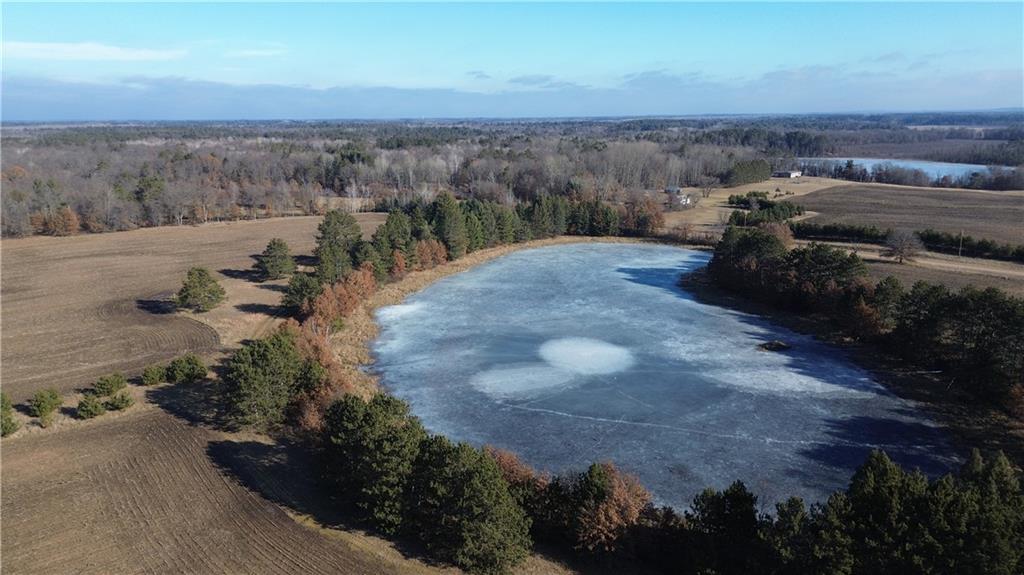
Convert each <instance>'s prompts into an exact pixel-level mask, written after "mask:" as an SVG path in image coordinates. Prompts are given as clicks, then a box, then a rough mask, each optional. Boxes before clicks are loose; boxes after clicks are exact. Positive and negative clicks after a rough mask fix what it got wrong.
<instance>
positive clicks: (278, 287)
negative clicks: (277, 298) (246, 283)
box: [256, 283, 288, 293]
mask: <svg viewBox="0 0 1024 575" xmlns="http://www.w3.org/2000/svg"><path fill="white" fill-rule="evenodd" d="M256 287H258V288H260V289H265V290H269V291H276V292H277V293H285V292H287V291H288V286H287V285H285V284H268V283H262V284H260V285H258V286H256Z"/></svg>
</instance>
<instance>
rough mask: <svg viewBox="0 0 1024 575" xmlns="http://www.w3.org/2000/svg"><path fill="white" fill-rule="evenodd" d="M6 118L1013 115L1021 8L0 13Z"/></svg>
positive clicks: (196, 8)
mask: <svg viewBox="0 0 1024 575" xmlns="http://www.w3.org/2000/svg"><path fill="white" fill-rule="evenodd" d="M2 11H3V118H4V119H5V120H8V121H12V120H131V119H263V118H296V119H307V118H397V117H482V116H487V117H542V116H592V115H598V116H618V115H683V114H712V113H803V112H808V113H811V112H814V113H817V112H844V111H886V110H946V109H986V108H1001V107H1020V106H1022V105H1024V38H1022V37H1024V32H1022V30H1024V4H1022V3H1020V2H1011V3H1000V4H952V3H912V4H884V3H858V4H852V3H851V4H835V3H833V4H807V3H782V4H774V3H755V4H746V3H717V4H693V3H685V4H536V3H531V4H418V5H408V4H295V3H291V4H265V3H264V4H243V3H233V4H38V3H36V4H27V3H26V4H16V3H7V2H5V3H4V4H3V8H2Z"/></svg>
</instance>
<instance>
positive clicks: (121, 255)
mask: <svg viewBox="0 0 1024 575" xmlns="http://www.w3.org/2000/svg"><path fill="white" fill-rule="evenodd" d="M357 217H358V218H359V220H360V222H361V223H362V225H363V226H364V230H372V229H375V228H376V225H377V224H378V223H380V222H381V221H383V218H384V215H383V214H358V215H357ZM319 221H320V218H319V217H316V216H312V217H294V218H276V219H270V220H259V221H247V222H233V223H220V224H207V225H203V226H196V227H160V228H149V229H143V230H136V231H131V232H120V233H110V234H95V235H83V236H77V237H67V238H54V237H32V238H25V239H13V240H4V241H3V243H2V253H3V277H2V283H0V294H2V297H3V319H2V321H3V324H2V330H3V335H2V355H0V363H2V366H3V387H4V390H5V391H7V393H9V394H10V395H11V397H12V399H13V400H14V401H15V402H19V401H23V400H25V399H27V398H28V397H29V396H31V394H32V393H33V392H35V391H36V390H38V389H41V388H44V387H51V386H52V387H55V388H56V389H57V390H58V391H60V392H62V393H67V392H70V391H72V390H74V389H75V388H77V387H81V386H83V385H88V384H90V383H92V381H94V380H95V379H96V378H97V377H99V376H102V375H105V374H107V373H110V372H113V371H117V370H121V371H125V372H128V373H134V372H136V371H138V370H141V369H142V368H143V367H145V366H146V365H148V364H151V363H155V362H158V361H164V360H167V359H169V358H171V357H174V356H176V355H180V354H181V353H183V352H185V351H196V352H200V353H210V352H214V351H217V350H218V349H219V348H220V347H221V345H222V343H223V344H230V343H233V342H230V341H227V342H225V341H223V337H222V336H219V335H218V332H217V330H215V329H213V328H211V326H210V325H208V324H206V323H202V322H200V321H195V320H194V319H191V318H189V317H185V316H182V315H178V314H169V313H163V312H166V311H167V310H166V309H165V308H164V304H163V303H162V302H161V300H165V299H166V298H167V297H169V296H170V295H171V294H172V293H173V292H174V291H175V290H177V289H178V288H179V287H180V286H181V281H182V279H183V278H184V275H185V272H186V271H187V270H188V268H189V267H191V266H193V265H199V266H205V267H208V268H210V269H211V270H212V271H214V272H221V273H217V274H215V276H216V277H218V279H221V280H223V281H222V284H223V285H224V287H225V289H226V290H227V291H228V301H227V303H226V304H225V305H223V306H222V307H221V308H219V309H218V310H216V311H215V312H211V313H210V314H207V315H208V316H209V317H208V318H203V317H201V316H200V317H201V319H203V320H205V321H207V322H211V323H212V322H217V321H220V322H221V323H232V322H243V323H244V322H245V321H253V320H254V318H255V316H254V315H253V314H246V313H244V312H246V311H252V310H259V309H261V308H259V307H258V306H275V305H276V304H277V302H278V301H280V297H281V294H280V292H278V291H274V290H272V289H264V288H266V287H269V286H260V285H258V284H252V283H251V282H247V281H244V279H245V273H246V272H247V270H249V269H250V268H251V267H252V264H253V261H254V260H253V259H252V258H251V256H252V255H254V254H258V253H260V252H261V251H263V248H264V247H265V246H266V244H267V242H268V241H270V239H271V238H273V237H280V238H283V239H284V240H285V241H287V242H288V244H289V245H290V246H291V248H292V252H293V253H295V254H308V253H310V251H311V250H312V247H313V243H314V239H313V236H314V234H315V232H316V226H317V224H318V223H319ZM236 289H240V290H244V291H245V293H243V294H239V293H237V292H236V291H235V290H236ZM232 300H234V301H232ZM246 304H248V305H249V307H244V306H245V305H246ZM236 306H243V307H242V308H241V309H239V308H238V307H236ZM253 306H257V307H253ZM263 309H270V308H263ZM193 317H194V316H193ZM228 335H230V334H228Z"/></svg>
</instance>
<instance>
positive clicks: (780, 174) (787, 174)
mask: <svg viewBox="0 0 1024 575" xmlns="http://www.w3.org/2000/svg"><path fill="white" fill-rule="evenodd" d="M802 175H803V172H801V171H800V170H779V171H776V172H772V177H773V178H789V179H793V178H799V177H800V176H802Z"/></svg>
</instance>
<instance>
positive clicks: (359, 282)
mask: <svg viewBox="0 0 1024 575" xmlns="http://www.w3.org/2000/svg"><path fill="white" fill-rule="evenodd" d="M376 289H377V280H376V279H374V277H373V266H372V265H371V264H369V263H364V264H363V266H362V267H360V268H359V269H358V270H355V271H353V272H350V273H349V274H348V275H347V276H345V279H344V280H342V281H340V282H338V283H336V284H334V285H332V286H330V287H327V288H324V290H323V291H322V292H320V295H318V296H316V298H314V299H313V301H312V302H309V303H308V304H306V305H304V306H303V310H302V311H303V313H305V315H306V321H305V322H303V326H305V327H307V328H308V329H309V330H310V331H312V332H313V333H314V334H316V335H318V336H320V337H323V338H326V337H327V336H329V335H331V333H333V332H334V331H336V330H337V329H338V327H339V326H340V323H341V321H342V320H343V319H345V318H346V317H348V316H350V315H352V312H353V311H355V309H356V308H357V307H359V304H360V303H362V301H363V300H365V299H366V298H367V297H368V296H369V295H370V294H372V293H373V292H374V291H376Z"/></svg>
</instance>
